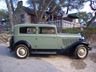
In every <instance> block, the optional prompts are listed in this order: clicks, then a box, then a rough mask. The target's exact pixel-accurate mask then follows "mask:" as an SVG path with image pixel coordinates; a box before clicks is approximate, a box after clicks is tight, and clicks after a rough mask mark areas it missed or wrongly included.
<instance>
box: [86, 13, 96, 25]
mask: <svg viewBox="0 0 96 72" xmlns="http://www.w3.org/2000/svg"><path fill="white" fill-rule="evenodd" d="M95 19H96V12H95V16H94V17H93V18H92V19H91V20H90V21H89V22H88V23H87V26H90V25H91V24H92V22H93V21H94V20H95Z"/></svg>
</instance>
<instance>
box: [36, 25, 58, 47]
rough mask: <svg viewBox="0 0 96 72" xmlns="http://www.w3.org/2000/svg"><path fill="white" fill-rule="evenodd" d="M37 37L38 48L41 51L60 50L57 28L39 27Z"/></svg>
mask: <svg viewBox="0 0 96 72" xmlns="http://www.w3.org/2000/svg"><path fill="white" fill-rule="evenodd" d="M38 31H39V34H38V36H37V48H39V49H58V43H57V35H56V32H55V28H52V27H39V28H38Z"/></svg>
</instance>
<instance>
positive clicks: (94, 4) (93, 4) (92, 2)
mask: <svg viewBox="0 0 96 72" xmlns="http://www.w3.org/2000/svg"><path fill="white" fill-rule="evenodd" d="M90 7H91V9H92V10H93V11H94V16H93V17H92V19H91V20H90V21H89V22H88V23H87V26H90V25H91V24H92V22H93V21H94V20H95V19H96V1H95V0H90Z"/></svg>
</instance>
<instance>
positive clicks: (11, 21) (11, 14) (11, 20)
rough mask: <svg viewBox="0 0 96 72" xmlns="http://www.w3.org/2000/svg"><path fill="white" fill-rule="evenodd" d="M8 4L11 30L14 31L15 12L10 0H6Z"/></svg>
mask: <svg viewBox="0 0 96 72" xmlns="http://www.w3.org/2000/svg"><path fill="white" fill-rule="evenodd" d="M6 5H7V8H8V12H9V18H10V24H11V31H12V32H13V12H12V8H11V5H10V3H9V1H8V0H6Z"/></svg>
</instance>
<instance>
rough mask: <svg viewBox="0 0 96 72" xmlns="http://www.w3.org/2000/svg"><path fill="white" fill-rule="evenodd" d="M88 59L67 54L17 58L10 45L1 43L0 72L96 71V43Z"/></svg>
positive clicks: (92, 45)
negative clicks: (9, 48)
mask: <svg viewBox="0 0 96 72" xmlns="http://www.w3.org/2000/svg"><path fill="white" fill-rule="evenodd" d="M90 46H91V47H92V51H90V52H89V54H88V56H87V58H86V59H83V60H80V59H74V58H73V57H71V56H67V55H31V56H30V57H28V58H26V59H17V58H16V56H15V54H14V52H12V53H10V52H9V50H8V49H6V48H7V47H8V45H5V44H0V72H77V71H78V72H96V44H95V43H94V44H91V45H90Z"/></svg>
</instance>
